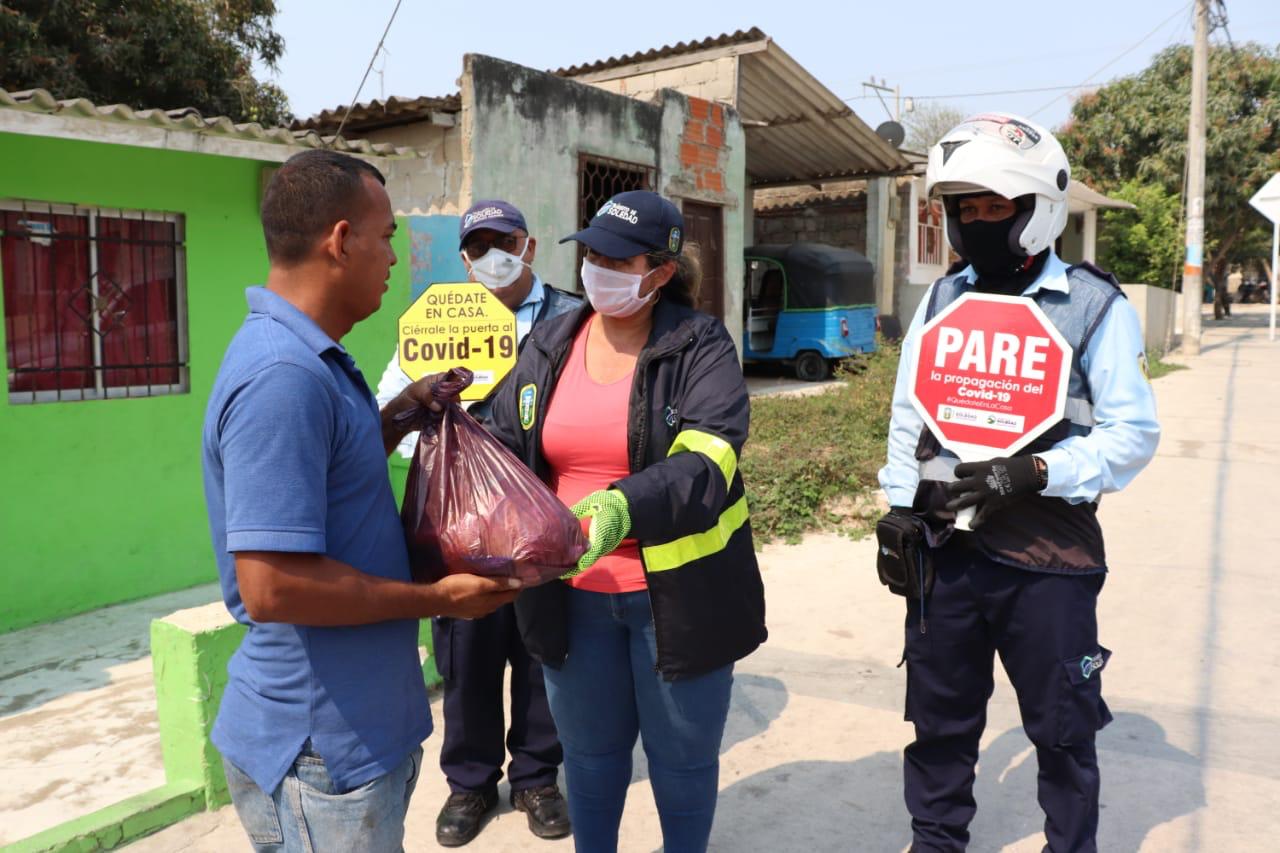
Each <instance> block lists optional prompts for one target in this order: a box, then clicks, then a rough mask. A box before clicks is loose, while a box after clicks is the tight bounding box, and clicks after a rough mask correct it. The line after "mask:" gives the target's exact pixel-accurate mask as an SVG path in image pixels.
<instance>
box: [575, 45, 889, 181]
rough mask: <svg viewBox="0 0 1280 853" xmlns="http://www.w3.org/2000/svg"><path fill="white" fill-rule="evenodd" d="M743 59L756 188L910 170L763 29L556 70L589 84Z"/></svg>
mask: <svg viewBox="0 0 1280 853" xmlns="http://www.w3.org/2000/svg"><path fill="white" fill-rule="evenodd" d="M729 56H732V57H737V59H738V81H737V88H736V92H735V98H734V102H733V106H734V107H736V108H737V110H738V113H739V115H740V117H741V120H742V126H743V130H744V132H745V133H746V137H747V166H746V169H747V179H748V182H749V184H750V186H751V187H753V188H759V187H778V186H792V185H798V184H813V183H817V182H821V181H830V180H839V179H842V178H867V177H874V176H880V175H896V174H904V173H908V172H910V171H911V163H910V162H908V160H907V159H906V157H904V156H903V154H902V152H900V151H898V150H897V149H895V148H894V147H893V146H891V145H890V144H889V143H887V142H885V141H884V140H883V139H881V138H880V137H879V136H877V135H876V134H875V131H873V130H872V129H871V128H870V127H869V126H868V125H867V124H866V123H865V122H863V121H862V119H860V118H858V116H857V115H856V114H855V113H854V111H853V109H852V108H850V107H849V105H848V104H846V103H845V102H844V101H842V100H841V99H840V98H839V97H837V96H836V94H835V93H834V92H832V91H831V90H830V89H828V88H827V87H826V86H824V85H823V84H822V83H821V82H819V81H818V79H817V78H815V77H814V76H813V75H812V74H810V73H809V72H808V71H806V70H805V69H804V67H803V66H801V65H800V64H799V63H798V62H796V61H795V60H794V59H793V58H792V57H791V56H790V55H789V54H787V52H786V51H784V50H783V49H782V48H780V47H778V45H777V44H776V43H775V42H774V41H773V39H772V38H770V37H769V36H767V35H766V34H765V33H763V32H761V31H760V30H758V29H754V28H753V29H751V30H747V31H739V32H737V33H734V34H732V35H723V36H719V37H716V38H711V39H705V40H703V41H701V42H695V43H692V44H688V45H686V44H683V43H682V44H677V45H674V46H669V47H663V48H659V49H656V50H651V51H648V52H646V53H640V54H631V55H629V56H622V57H616V58H611V59H606V60H602V61H600V62H595V63H591V64H589V65H580V66H574V67H571V68H565V69H560V70H559V71H557V72H555V73H557V74H560V75H561V76H565V77H572V78H574V79H576V80H580V81H582V82H584V83H600V82H604V81H608V80H616V79H619V78H623V77H633V76H635V75H638V74H648V73H653V72H656V71H664V70H668V69H672V68H681V67H685V66H691V65H697V64H699V63H703V62H709V61H714V60H717V59H721V58H724V57H729Z"/></svg>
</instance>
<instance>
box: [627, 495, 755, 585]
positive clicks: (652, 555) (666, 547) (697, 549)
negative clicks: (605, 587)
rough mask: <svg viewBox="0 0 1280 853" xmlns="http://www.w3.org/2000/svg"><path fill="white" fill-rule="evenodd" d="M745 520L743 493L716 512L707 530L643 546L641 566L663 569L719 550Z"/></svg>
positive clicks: (671, 567) (721, 549)
mask: <svg viewBox="0 0 1280 853" xmlns="http://www.w3.org/2000/svg"><path fill="white" fill-rule="evenodd" d="M746 521H747V498H746V496H745V495H744V496H743V497H741V498H739V499H738V501H737V503H735V504H734V505H733V506H731V507H729V508H728V509H726V510H725V511H724V512H722V513H721V514H720V520H719V521H717V522H716V526H715V527H713V528H711V529H710V530H704V531H703V532H701V533H691V534H689V535H688V536H682V537H681V538H679V539H676V540H674V541H672V542H667V543H665V544H662V545H651V546H649V547H647V548H644V549H643V552H644V565H645V568H646V569H648V570H649V571H650V572H665V571H669V570H671V569H678V568H680V567H681V566H684V565H687V564H689V563H692V562H693V561H694V560H700V559H702V558H703V557H709V556H711V555H712V554H715V553H717V552H719V551H723V550H724V548H725V546H726V545H728V544H729V539H730V538H731V537H732V536H733V534H734V533H737V532H738V528H740V527H742V525H743V524H745V523H746Z"/></svg>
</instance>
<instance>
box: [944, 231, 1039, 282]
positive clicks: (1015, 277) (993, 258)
mask: <svg viewBox="0 0 1280 853" xmlns="http://www.w3.org/2000/svg"><path fill="white" fill-rule="evenodd" d="M1020 218H1021V217H1020V216H1018V215H1017V214H1014V215H1013V216H1010V217H1009V218H1008V219H1001V220H1000V221H999V222H987V221H985V220H982V219H977V220H974V221H973V222H961V223H960V239H961V240H962V241H963V242H964V252H965V260H967V261H968V262H969V263H971V264H973V268H974V269H975V270H976V271H977V273H978V282H977V289H978V290H979V291H982V292H985V293H1004V294H1009V295H1013V296H1017V295H1019V294H1021V293H1022V291H1023V290H1026V288H1027V285H1029V284H1030V283H1031V282H1032V281H1034V280H1035V278H1036V276H1038V275H1039V274H1040V270H1041V269H1042V268H1043V267H1044V259H1045V258H1044V257H1042V256H1045V257H1047V251H1046V252H1042V253H1041V254H1040V255H1036V256H1035V257H1034V258H1030V257H1027V256H1026V255H1025V254H1023V253H1022V252H1020V251H1019V252H1015V251H1014V250H1013V249H1011V248H1009V233H1010V231H1012V229H1013V227H1014V225H1015V224H1016V223H1017V222H1018V220H1019V219H1020Z"/></svg>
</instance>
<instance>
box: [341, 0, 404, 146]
mask: <svg viewBox="0 0 1280 853" xmlns="http://www.w3.org/2000/svg"><path fill="white" fill-rule="evenodd" d="M402 2H403V0H396V7H395V8H394V9H392V10H391V17H390V18H388V19H387V28H386V29H384V30H383V31H382V38H380V39H378V46H377V47H375V48H374V49H373V56H371V57H369V66H368V67H367V68H365V70H364V76H363V77H361V78H360V85H359V86H357V87H356V93H355V94H354V95H352V96H351V103H350V104H348V105H347V111H346V112H345V113H344V114H343V116H342V121H340V122H338V129H337V130H336V131H334V133H333V136H334V138H335V139H337V138H338V137H339V136H341V135H342V129H343V128H344V127H346V126H347V119H349V118H350V117H351V111H352V110H353V109H355V106H356V101H358V100H360V92H361V91H362V90H363V89H364V84H365V81H366V80H368V79H369V72H370V71H372V70H373V63H375V62H377V61H378V54H379V53H381V52H382V44H383V42H385V41H386V40H387V33H389V32H391V25H392V23H394V22H395V19H396V13H397V12H399V11H400V4H401V3H402Z"/></svg>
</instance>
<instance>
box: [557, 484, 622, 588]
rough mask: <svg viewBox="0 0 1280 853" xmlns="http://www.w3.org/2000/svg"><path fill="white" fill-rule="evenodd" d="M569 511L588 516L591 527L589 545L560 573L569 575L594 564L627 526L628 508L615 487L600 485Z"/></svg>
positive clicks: (618, 541)
mask: <svg viewBox="0 0 1280 853" xmlns="http://www.w3.org/2000/svg"><path fill="white" fill-rule="evenodd" d="M572 512H573V514H574V515H576V516H577V517H578V518H586V517H588V516H590V517H591V529H590V532H589V533H588V536H589V537H590V540H591V547H590V548H588V549H587V553H585V554H583V555H582V558H581V559H580V560H578V567H577V568H576V569H574V570H573V571H571V572H568V573H567V574H565V575H563V577H566V578H571V577H573V576H574V575H578V574H581V573H582V572H585V571H586V570H587V569H589V568H591V566H592V565H594V564H595V562H596V560H599V559H600V558H601V557H603V556H605V555H606V554H611V553H613V549H614V548H617V547H618V544H619V543H621V542H622V540H623V539H625V538H627V533H629V532H630V530H631V511H630V510H629V509H628V508H627V499H626V498H625V497H623V494H622V492H619V491H618V490H617V489H607V490H606V489H601V490H600V491H598V492H592V493H591V494H589V495H587V496H586V497H585V498H583V499H582V500H580V501H578V502H577V503H576V504H574V506H573V510H572Z"/></svg>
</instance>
